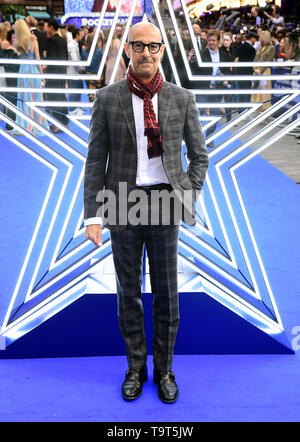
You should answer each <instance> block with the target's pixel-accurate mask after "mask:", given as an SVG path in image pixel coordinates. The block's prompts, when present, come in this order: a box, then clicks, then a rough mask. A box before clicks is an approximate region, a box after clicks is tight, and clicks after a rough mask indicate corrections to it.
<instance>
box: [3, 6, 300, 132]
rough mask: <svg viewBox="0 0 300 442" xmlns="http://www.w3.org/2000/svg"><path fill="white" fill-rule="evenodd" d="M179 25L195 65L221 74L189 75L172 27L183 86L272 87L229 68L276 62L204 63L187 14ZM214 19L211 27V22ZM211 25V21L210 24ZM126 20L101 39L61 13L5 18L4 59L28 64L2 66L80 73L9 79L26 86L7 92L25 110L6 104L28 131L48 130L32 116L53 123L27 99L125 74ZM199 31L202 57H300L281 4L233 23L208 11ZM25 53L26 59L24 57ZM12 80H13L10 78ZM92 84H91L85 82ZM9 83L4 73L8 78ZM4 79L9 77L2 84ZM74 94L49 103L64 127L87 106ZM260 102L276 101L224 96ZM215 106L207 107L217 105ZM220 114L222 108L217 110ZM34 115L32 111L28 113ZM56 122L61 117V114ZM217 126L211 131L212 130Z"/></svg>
mask: <svg viewBox="0 0 300 442" xmlns="http://www.w3.org/2000/svg"><path fill="white" fill-rule="evenodd" d="M178 21H179V26H180V27H179V30H180V33H181V38H182V43H183V47H184V50H185V53H186V57H187V60H188V63H189V64H190V67H191V71H192V73H193V74H195V75H210V76H214V77H216V79H214V80H213V81H190V80H189V79H188V76H187V71H186V66H185V63H184V60H183V57H182V53H181V49H180V45H179V42H178V41H177V38H176V34H175V33H174V31H170V30H168V31H167V37H168V42H169V45H170V49H171V51H172V54H173V57H174V59H175V64H176V68H177V72H178V75H179V77H180V81H181V85H182V86H183V87H187V88H189V89H192V88H194V89H207V88H217V89H223V90H224V89H247V90H249V89H251V88H252V87H254V88H255V89H258V90H259V89H263V88H267V89H269V88H270V87H271V84H270V80H269V79H268V77H266V80H265V81H262V80H259V81H255V77H253V78H254V80H253V81H249V80H243V81H228V80H225V81H222V75H226V76H227V77H228V76H229V75H254V76H255V75H270V73H271V71H270V68H268V67H263V66H262V67H255V68H254V69H253V68H252V67H238V66H237V67H220V68H216V67H213V68H212V67H211V68H210V67H209V68H207V67H203V66H201V63H200V64H199V63H198V61H197V57H196V54H195V48H194V46H193V41H192V38H191V35H189V32H188V31H187V25H186V23H185V22H184V21H182V25H180V19H179V20H178ZM205 26H206V27H205ZM207 26H208V27H207ZM124 28H125V26H124V25H123V24H117V26H116V28H115V32H114V34H113V36H112V38H111V36H110V28H105V29H103V30H101V31H100V33H99V34H97V35H98V37H97V41H96V42H95V41H94V40H95V35H96V29H95V28H94V27H88V26H83V27H81V28H79V29H78V28H76V26H75V25H74V24H69V25H68V26H67V25H66V24H59V23H58V21H57V20H56V19H53V18H51V19H49V20H48V21H46V22H45V21H42V20H40V21H37V20H36V19H35V18H34V17H32V16H27V17H26V18H25V20H21V19H19V20H17V21H16V22H15V23H14V24H13V25H11V23H9V22H4V23H0V58H4V59H5V58H10V59H11V58H14V59H20V64H19V65H18V64H9V63H7V64H5V63H4V64H3V65H2V66H1V65H0V71H1V69H2V72H3V71H5V72H8V73H9V72H19V73H22V74H28V73H32V74H36V73H42V74H43V73H44V74H66V73H67V74H70V75H72V76H73V78H72V79H69V80H67V81H66V80H64V79H62V80H61V79H52V78H46V80H41V79H40V78H37V77H34V76H33V77H32V78H23V77H22V76H21V77H18V78H9V77H7V78H6V85H7V86H9V87H16V86H18V87H19V88H21V89H20V92H18V93H14V92H10V93H9V94H3V95H4V97H5V98H6V99H7V100H8V101H9V102H11V103H12V104H13V105H15V106H17V107H18V109H19V111H20V112H18V113H17V115H15V112H13V111H12V110H11V108H10V107H9V106H7V107H6V108H5V113H6V114H7V116H8V117H9V118H11V119H13V120H17V122H18V123H21V126H22V127H23V128H24V129H26V130H27V131H31V132H32V133H33V134H34V135H43V130H37V129H35V128H34V127H32V125H31V120H30V118H31V119H34V120H35V121H38V122H39V123H40V125H41V126H42V127H41V129H42V128H48V123H47V121H46V119H45V118H43V117H41V113H38V114H36V112H35V110H34V108H32V107H28V105H26V104H25V102H26V101H28V100H30V101H42V100H43V99H47V100H48V101H51V102H56V101H57V102H67V99H66V94H67V89H66V88H70V89H77V90H78V91H80V89H82V88H83V87H85V86H86V87H87V88H88V89H90V90H95V89H99V88H101V87H104V86H106V85H108V84H109V82H110V80H111V76H112V74H113V81H118V80H120V79H122V78H124V77H125V75H126V71H127V68H128V63H129V60H128V58H127V56H126V54H125V51H123V53H122V56H121V57H119V62H118V66H116V61H117V59H118V52H119V48H120V44H121V38H122V36H123V32H124ZM192 28H193V32H194V37H195V41H196V44H197V46H198V49H199V53H200V57H201V60H202V62H223V61H225V62H227V61H230V62H237V61H242V62H252V61H262V62H263V61H278V62H280V61H283V60H300V35H299V36H297V34H296V36H294V37H293V38H291V36H290V35H289V33H288V29H287V28H286V25H285V21H284V17H282V16H280V11H279V10H278V7H275V6H273V7H272V8H271V9H270V10H269V12H266V11H264V13H263V14H261V13H260V14H259V10H258V8H256V7H252V8H251V19H250V20H249V21H248V22H246V23H245V21H244V22H243V23H242V24H241V23H240V26H239V27H238V26H237V24H236V21H234V22H228V21H226V16H225V19H224V17H223V16H222V14H221V15H220V16H219V19H218V22H217V23H213V22H212V23H207V22H204V21H203V19H201V17H200V18H199V19H193V25H192ZM108 39H110V40H111V41H110V44H109V48H107V56H106V58H105V63H103V69H102V76H101V78H97V79H89V78H88V77H89V76H92V75H93V76H95V74H97V73H98V72H99V67H100V65H101V62H102V57H103V53H104V51H105V49H106V46H107V44H108ZM92 47H93V56H92V60H91V62H90V63H89V65H88V66H84V65H82V64H81V62H82V61H86V60H88V57H89V54H90V51H91V48H92ZM21 60H22V61H21ZM24 60H38V61H39V63H35V64H34V63H31V64H27V63H24ZM67 60H69V61H72V62H76V63H75V64H74V65H72V66H68V67H66V63H65V62H66V61H67ZM43 61H52V62H53V61H55V63H53V64H52V63H50V64H47V65H46V64H43ZM162 67H163V70H164V75H165V78H166V79H167V80H169V81H172V82H175V81H176V78H175V76H174V72H173V71H172V69H171V65H170V62H169V60H168V57H164V59H163V62H162ZM78 74H86V75H85V80H84V81H83V80H82V79H79V78H78V79H77V78H76V76H78ZM4 81H5V80H4ZM84 83H85V84H84ZM2 85H3V79H2ZM0 86H1V84H0ZM43 87H46V88H47V89H48V88H55V89H56V93H55V94H54V93H48V94H46V93H42V92H41V90H42V88H43ZM30 88H32V89H39V91H34V92H26V89H30ZM67 95H68V100H69V102H70V103H69V106H67V105H65V106H61V105H60V106H55V105H53V103H51V107H50V108H47V111H48V112H50V113H51V114H52V115H53V117H54V118H55V119H56V120H58V121H59V122H60V123H61V124H62V125H63V126H65V127H68V125H69V118H68V117H67V114H72V115H81V114H83V113H84V111H83V110H82V108H81V107H80V106H79V105H78V103H79V102H80V101H81V94H80V93H79V92H77V93H70V94H67ZM88 96H89V101H90V102H92V101H93V100H94V94H93V93H90V94H89V95H88ZM206 99H207V97H206V96H205V95H203V94H198V95H197V101H203V100H204V101H205V100H206ZM209 99H210V101H211V100H220V95H210V97H209ZM237 99H238V100H239V101H244V102H247V101H251V100H252V101H257V102H264V105H262V107H261V109H260V111H261V110H264V109H265V108H266V106H268V105H270V103H269V104H268V101H269V100H270V97H269V96H267V95H266V94H263V95H261V94H259V93H257V94H247V93H245V94H241V95H239V97H238V98H237V95H232V96H231V95H230V94H228V93H227V94H224V95H223V101H224V102H225V103H230V102H233V105H232V106H233V107H234V101H237ZM213 111H214V110H210V111H207V112H208V113H209V112H213ZM215 111H216V112H217V113H218V110H217V109H216V110H215ZM230 111H231V109H230V108H229V109H228V110H227V120H230ZM27 116H29V117H30V118H27ZM53 121H55V120H54V119H53ZM6 129H7V130H8V131H11V132H12V134H16V135H17V134H18V132H17V131H16V130H15V129H13V127H12V126H11V125H10V124H9V123H7V124H6ZM50 129H51V130H52V131H53V132H54V133H59V132H62V128H61V127H58V126H57V125H55V124H54V123H53V124H52V125H50ZM213 130H214V127H213V126H212V127H211V129H210V131H211V132H212V131H213Z"/></svg>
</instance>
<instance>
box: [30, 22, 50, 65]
mask: <svg viewBox="0 0 300 442" xmlns="http://www.w3.org/2000/svg"><path fill="white" fill-rule="evenodd" d="M25 22H26V23H27V26H28V28H29V31H30V32H31V33H32V34H34V35H35V36H36V38H37V41H38V44H39V52H40V58H44V51H45V50H46V47H47V36H46V32H45V31H43V30H39V29H37V25H38V21H37V20H36V19H35V18H34V17H32V15H27V16H26V17H25Z"/></svg>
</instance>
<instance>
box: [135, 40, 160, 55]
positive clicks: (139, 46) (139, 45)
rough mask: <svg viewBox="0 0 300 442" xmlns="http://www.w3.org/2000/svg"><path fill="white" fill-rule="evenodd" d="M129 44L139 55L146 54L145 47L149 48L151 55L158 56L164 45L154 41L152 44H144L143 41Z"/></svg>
mask: <svg viewBox="0 0 300 442" xmlns="http://www.w3.org/2000/svg"><path fill="white" fill-rule="evenodd" d="M129 44H131V46H132V49H133V50H134V52H136V53H137V54H141V53H142V52H144V49H145V46H147V48H148V51H149V52H150V54H157V52H159V50H160V48H161V45H162V43H156V42H154V41H152V42H151V43H143V42H142V41H130V42H129Z"/></svg>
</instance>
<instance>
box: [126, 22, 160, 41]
mask: <svg viewBox="0 0 300 442" xmlns="http://www.w3.org/2000/svg"><path fill="white" fill-rule="evenodd" d="M148 33H150V34H151V35H155V36H156V39H155V40H154V41H157V42H160V41H161V40H162V36H161V32H160V30H159V29H158V28H157V27H156V26H155V25H153V24H152V23H142V22H139V23H136V24H135V25H133V26H131V28H130V29H129V32H128V40H129V41H135V40H136V38H135V37H136V35H141V34H146V35H147V34H148Z"/></svg>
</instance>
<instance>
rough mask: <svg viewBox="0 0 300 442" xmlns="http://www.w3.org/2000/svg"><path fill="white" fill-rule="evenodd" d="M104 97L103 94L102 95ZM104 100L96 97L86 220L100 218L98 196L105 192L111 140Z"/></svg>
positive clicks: (86, 186) (87, 173)
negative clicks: (100, 192) (101, 191)
mask: <svg viewBox="0 0 300 442" xmlns="http://www.w3.org/2000/svg"><path fill="white" fill-rule="evenodd" d="M102 95H103V94H102ZM102 100H103V98H102V97H101V96H100V94H99V93H97V94H96V95H95V102H94V105H93V109H92V117H91V123H90V133H89V141H88V154H87V158H86V163H85V173H84V219H87V218H94V217H97V216H100V214H99V212H98V213H97V211H98V209H99V208H100V206H101V204H100V203H97V201H96V199H97V194H98V192H99V191H100V190H103V187H104V179H105V170H106V163H107V158H108V151H109V139H108V130H107V123H106V120H105V112H104V107H103V101H102Z"/></svg>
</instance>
